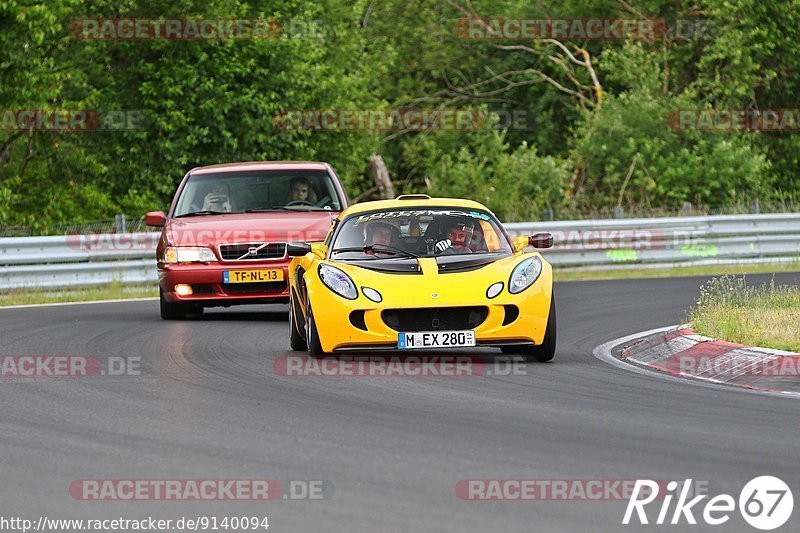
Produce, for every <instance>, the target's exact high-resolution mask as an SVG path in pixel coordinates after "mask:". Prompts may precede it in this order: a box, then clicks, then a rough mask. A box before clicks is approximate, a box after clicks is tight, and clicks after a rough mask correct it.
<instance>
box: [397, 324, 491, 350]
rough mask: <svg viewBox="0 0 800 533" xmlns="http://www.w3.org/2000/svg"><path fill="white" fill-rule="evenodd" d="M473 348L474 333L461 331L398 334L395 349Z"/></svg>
mask: <svg viewBox="0 0 800 533" xmlns="http://www.w3.org/2000/svg"><path fill="white" fill-rule="evenodd" d="M463 346H475V332H474V331H472V330H471V329H466V330H462V331H416V332H414V333H399V334H398V335H397V347H398V348H401V349H411V348H459V347H463Z"/></svg>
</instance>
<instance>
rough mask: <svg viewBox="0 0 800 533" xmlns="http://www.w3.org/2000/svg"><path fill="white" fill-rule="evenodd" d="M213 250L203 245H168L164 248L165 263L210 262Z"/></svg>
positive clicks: (212, 260)
mask: <svg viewBox="0 0 800 533" xmlns="http://www.w3.org/2000/svg"><path fill="white" fill-rule="evenodd" d="M216 260H217V256H215V255H214V251H213V250H211V248H206V247H204V246H169V247H168V248H165V249H164V262H165V263H212V262H214V261H216Z"/></svg>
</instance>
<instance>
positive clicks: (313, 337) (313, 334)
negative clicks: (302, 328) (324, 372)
mask: <svg viewBox="0 0 800 533" xmlns="http://www.w3.org/2000/svg"><path fill="white" fill-rule="evenodd" d="M306 344H308V355H310V356H311V357H321V356H323V355H325V352H324V351H322V344H321V343H320V341H319V333H317V324H316V323H315V322H314V313H313V312H312V311H311V304H310V303H309V301H308V299H306Z"/></svg>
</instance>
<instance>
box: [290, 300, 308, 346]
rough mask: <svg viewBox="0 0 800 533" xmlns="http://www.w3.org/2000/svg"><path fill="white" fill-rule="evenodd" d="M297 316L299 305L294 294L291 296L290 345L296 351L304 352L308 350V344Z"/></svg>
mask: <svg viewBox="0 0 800 533" xmlns="http://www.w3.org/2000/svg"><path fill="white" fill-rule="evenodd" d="M297 316H298V315H297V305H296V303H295V300H294V296H289V346H291V348H292V350H294V351H296V352H304V351H306V350H308V345H307V344H306V340H305V338H303V335H302V334H301V333H300V331H299V326H298V324H297ZM301 316H302V315H301Z"/></svg>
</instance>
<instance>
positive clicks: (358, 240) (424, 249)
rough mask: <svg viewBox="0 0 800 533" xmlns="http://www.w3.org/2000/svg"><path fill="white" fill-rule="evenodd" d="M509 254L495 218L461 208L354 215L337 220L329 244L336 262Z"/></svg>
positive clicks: (387, 211) (504, 237)
mask: <svg viewBox="0 0 800 533" xmlns="http://www.w3.org/2000/svg"><path fill="white" fill-rule="evenodd" d="M510 253H511V246H510V243H509V242H508V239H507V237H506V235H505V234H504V233H503V231H502V230H501V228H500V224H499V222H498V221H497V219H495V218H494V216H492V215H491V214H489V213H487V212H482V211H473V210H467V209H460V208H433V209H431V208H424V209H390V210H384V211H376V212H371V213H363V214H356V215H353V216H351V217H349V218H347V219H345V220H344V222H342V225H341V227H340V228H339V230H338V231H337V232H336V235H335V238H334V242H333V246H332V248H331V257H332V258H335V259H339V260H348V259H366V258H375V259H378V258H381V259H383V258H395V257H439V256H445V255H477V254H500V255H506V254H510Z"/></svg>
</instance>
